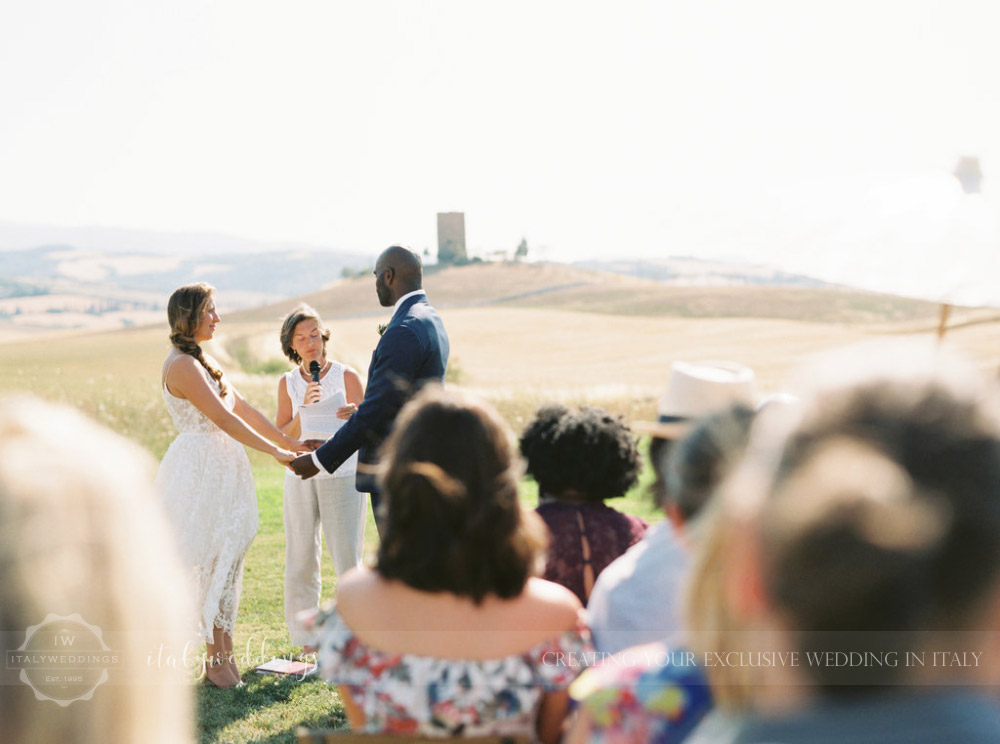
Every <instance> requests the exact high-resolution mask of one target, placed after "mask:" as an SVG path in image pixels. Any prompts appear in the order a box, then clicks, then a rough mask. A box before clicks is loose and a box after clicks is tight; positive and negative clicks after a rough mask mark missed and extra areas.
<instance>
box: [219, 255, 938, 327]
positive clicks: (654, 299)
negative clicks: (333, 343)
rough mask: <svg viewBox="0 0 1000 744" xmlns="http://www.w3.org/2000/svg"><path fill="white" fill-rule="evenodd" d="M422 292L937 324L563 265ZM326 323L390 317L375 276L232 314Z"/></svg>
mask: <svg viewBox="0 0 1000 744" xmlns="http://www.w3.org/2000/svg"><path fill="white" fill-rule="evenodd" d="M424 285H425V287H426V289H427V291H428V294H429V295H430V297H431V299H432V301H433V302H434V304H435V305H436V306H437V307H439V308H442V309H446V308H466V307H483V306H490V305H496V306H504V307H521V308H538V309H552V310H569V311H577V312H587V313H601V314H611V315H635V316H674V317H684V318H689V317H713V318H736V317H754V318H780V319H790V320H811V321H821V322H844V323H878V322H899V321H920V322H931V321H933V320H934V319H935V318H936V317H937V314H938V308H937V306H936V305H934V304H933V303H929V302H922V301H919V300H910V299H904V298H900V297H893V296H890V295H879V294H873V293H870V292H858V291H850V290H843V289H836V288H796V287H769V286H723V287H720V286H673V285H669V284H664V283H662V282H655V281H651V280H643V279H637V278H633V277H626V276H621V275H617V274H609V273H603V272H598V271H587V270H584V269H579V268H573V267H571V266H566V265H563V264H541V263H535V264H513V263H503V264H471V265H468V266H463V267H453V268H448V269H444V270H441V271H437V272H433V273H428V274H427V276H426V277H425V280H424ZM299 301H302V302H307V303H308V304H310V305H312V306H313V307H315V308H316V309H317V310H318V311H319V312H320V314H321V315H323V316H324V317H327V318H349V317H358V316H368V315H370V316H384V315H386V312H387V310H386V309H385V308H380V307H379V305H378V301H377V299H376V297H375V289H374V279H372V278H371V277H367V278H358V279H350V280H342V281H339V282H336V283H334V284H333V285H331V286H329V287H327V288H326V289H323V290H321V291H318V292H311V293H308V294H304V295H302V296H301V297H298V298H295V299H288V300H282V301H280V302H277V303H273V304H271V305H267V306H264V307H259V308H254V309H252V310H244V311H242V312H240V313H236V314H234V316H233V318H234V320H237V319H238V320H240V321H246V322H258V321H259V322H271V321H274V320H275V319H277V318H280V317H282V316H283V315H284V314H285V313H287V312H288V310H289V309H290V308H291V307H292V306H293V305H295V304H296V303H297V302H299Z"/></svg>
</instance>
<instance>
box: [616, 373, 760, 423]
mask: <svg viewBox="0 0 1000 744" xmlns="http://www.w3.org/2000/svg"><path fill="white" fill-rule="evenodd" d="M755 380H756V377H755V375H754V371H753V370H752V369H750V367H748V366H746V365H745V364H740V363H739V362H674V363H673V364H672V365H671V366H670V380H669V381H668V384H667V392H666V393H664V395H663V397H662V398H660V404H659V406H658V410H657V414H658V420H657V421H638V422H636V423H634V424H633V425H632V430H633V431H634V432H636V433H638V434H651V435H653V436H654V437H660V438H662V439H677V438H679V437H681V436H683V435H684V434H685V433H686V432H687V430H688V429H689V428H690V426H691V424H692V423H694V421H695V420H696V419H698V418H701V417H702V416H705V415H707V414H709V413H712V412H713V411H717V410H719V409H721V408H725V407H727V406H730V405H733V404H734V403H743V404H744V405H746V406H749V407H751V408H753V406H754V398H755V397H756V382H755Z"/></svg>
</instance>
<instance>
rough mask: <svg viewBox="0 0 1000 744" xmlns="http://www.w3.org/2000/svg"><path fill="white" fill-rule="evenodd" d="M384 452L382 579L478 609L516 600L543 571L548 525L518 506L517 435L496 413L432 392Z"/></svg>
mask: <svg viewBox="0 0 1000 744" xmlns="http://www.w3.org/2000/svg"><path fill="white" fill-rule="evenodd" d="M383 452H384V458H383V461H384V471H383V475H382V485H383V488H384V491H385V493H386V499H385V501H384V504H385V509H386V513H385V514H384V515H383V518H384V521H385V532H384V534H383V536H382V542H381V545H380V546H379V553H378V564H377V570H378V572H379V573H380V574H382V576H384V577H385V578H388V579H398V580H400V581H402V582H403V583H405V584H407V585H409V586H411V587H413V588H415V589H421V590H424V591H430V592H437V591H446V592H451V593H453V594H457V595H459V596H466V597H471V598H472V599H474V600H475V601H476V602H479V601H481V600H482V599H483V598H484V597H485V596H487V595H491V594H492V595H497V596H500V597H515V596H517V595H519V594H520V593H521V591H522V589H523V588H524V585H525V583H526V582H527V580H528V578H529V577H530V576H532V575H536V574H538V573H540V571H541V568H542V564H543V561H544V553H545V549H546V545H547V538H546V534H547V533H546V530H545V526H544V524H543V523H542V522H541V520H540V519H539V518H538V517H537V516H536V515H535V514H534V513H533V512H531V511H528V510H526V509H524V508H522V507H521V504H520V502H519V501H518V495H517V486H518V481H519V480H520V476H521V471H520V466H519V461H518V459H517V457H516V453H515V451H514V448H513V444H512V435H511V432H510V430H509V429H508V428H507V426H506V424H504V422H503V420H502V419H501V418H500V416H499V414H497V412H496V411H494V410H493V409H492V408H491V407H489V406H488V405H486V404H485V403H483V402H481V401H477V400H475V399H473V398H470V397H467V396H464V395H462V394H460V393H456V392H452V391H445V390H444V389H443V388H441V387H440V386H436V385H429V386H427V387H426V388H424V390H423V391H422V392H421V393H419V394H418V395H417V396H416V397H415V398H413V400H411V401H410V402H409V403H407V405H406V406H405V407H404V408H403V410H402V411H400V414H399V416H398V417H397V419H396V423H395V424H394V426H393V430H392V434H391V435H390V436H389V439H388V440H386V443H385V445H383Z"/></svg>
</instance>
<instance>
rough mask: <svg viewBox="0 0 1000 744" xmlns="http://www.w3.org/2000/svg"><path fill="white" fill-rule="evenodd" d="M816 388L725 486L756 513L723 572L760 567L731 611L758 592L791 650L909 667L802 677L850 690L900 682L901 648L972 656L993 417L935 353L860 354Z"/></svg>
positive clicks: (993, 608)
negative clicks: (741, 547)
mask: <svg viewBox="0 0 1000 744" xmlns="http://www.w3.org/2000/svg"><path fill="white" fill-rule="evenodd" d="M810 376H811V377H812V378H813V379H814V380H817V379H818V380H820V382H819V383H818V384H817V385H815V386H814V389H813V390H811V391H808V392H806V393H805V394H804V395H803V396H802V404H801V406H796V407H786V408H785V409H783V410H782V411H780V412H778V415H775V416H773V417H771V418H768V417H766V416H764V417H762V420H761V422H760V426H758V427H757V428H756V430H755V432H754V437H753V441H752V443H751V447H750V450H749V454H748V458H747V461H746V463H745V464H744V465H743V467H741V468H740V470H739V471H738V472H737V474H736V475H735V476H734V477H733V478H732V479H731V481H730V483H729V484H728V487H727V493H726V494H725V496H726V497H727V499H728V500H729V501H730V502H733V504H734V505H735V506H736V507H737V508H740V507H742V508H744V509H746V511H747V513H754V514H755V515H756V516H755V517H752V518H751V524H752V525H753V526H754V529H753V530H752V533H753V535H754V537H753V540H754V541H755V545H753V546H752V547H751V548H750V549H749V550H748V551H743V554H742V555H737V556H736V557H735V558H734V559H733V562H731V563H730V567H731V568H734V567H735V566H736V565H739V564H742V565H744V566H747V565H750V566H755V567H756V569H755V571H754V570H750V571H749V572H748V571H746V570H742V571H741V570H740V569H738V568H737V569H735V570H734V571H733V575H734V576H736V577H737V579H739V578H740V577H741V578H743V579H749V580H748V581H744V582H743V585H744V586H743V588H742V589H738V590H737V592H738V593H740V592H741V593H742V596H743V597H744V599H745V600H746V601H744V602H740V603H738V604H740V605H742V606H744V607H751V606H752V605H753V600H751V599H746V598H747V597H749V596H751V595H752V594H754V591H755V590H754V587H756V590H757V591H758V592H759V594H760V596H761V597H762V598H763V602H764V603H765V604H767V605H768V606H769V608H770V611H771V613H772V615H771V616H772V617H773V618H777V620H776V624H777V625H778V626H780V627H779V629H780V630H781V631H783V632H786V633H787V634H788V636H789V637H790V638H791V639H792V640H791V645H792V646H793V647H794V648H797V649H798V650H800V651H802V652H820V653H827V652H831V651H832V652H857V653H861V654H871V655H873V656H871V657H869V658H872V659H876V658H877V659H883V660H885V659H896V660H897V661H899V662H900V663H898V665H895V666H894V665H879V664H874V663H873V664H870V665H865V666H862V667H839V666H835V665H834V666H829V665H818V666H810V667H809V668H808V672H809V674H810V675H811V677H812V681H813V682H814V683H816V684H817V685H819V686H820V687H821V688H823V689H824V690H825V691H826V692H827V693H828V694H842V693H848V692H852V693H854V692H857V691H858V690H859V689H863V688H867V687H871V686H875V685H886V684H895V683H899V682H903V681H906V675H907V674H911V673H912V670H911V669H910V668H908V667H907V666H905V665H904V664H903V663H902V659H903V658H904V655H905V653H906V652H908V651H914V652H921V651H923V652H930V651H939V650H946V649H947V650H951V651H964V650H975V648H976V643H983V642H986V640H985V637H980V638H979V639H978V640H976V637H975V635H974V633H975V632H977V631H980V630H993V629H995V628H996V627H997V622H998V618H997V617H996V615H997V607H998V604H1000V603H998V596H1000V595H998V586H1000V404H998V399H997V390H996V389H995V383H994V382H993V381H991V380H987V379H986V378H985V377H984V376H982V375H981V374H980V373H979V372H978V370H977V369H975V368H974V367H973V366H971V365H970V364H969V363H968V362H967V361H965V360H963V359H960V358H957V357H954V356H952V355H950V354H946V353H944V352H943V351H941V350H939V349H938V348H936V347H934V348H930V347H923V346H921V347H913V346H904V347H899V348H896V347H893V348H889V349H885V348H882V349H865V350H852V351H851V352H845V353H842V354H840V355H838V356H837V357H835V358H827V359H826V360H824V362H823V363H822V365H821V366H819V367H816V368H813V369H812V371H811V373H810ZM825 381H828V382H825ZM780 419H783V420H780ZM748 557H749V558H750V560H747V558H748ZM747 586H749V587H750V588H749V589H748V588H747ZM977 671H978V672H979V673H983V672H984V671H985V672H988V671H989V670H984V669H982V668H979V669H978V670H977ZM994 671H995V670H994ZM951 673H955V672H954V670H951Z"/></svg>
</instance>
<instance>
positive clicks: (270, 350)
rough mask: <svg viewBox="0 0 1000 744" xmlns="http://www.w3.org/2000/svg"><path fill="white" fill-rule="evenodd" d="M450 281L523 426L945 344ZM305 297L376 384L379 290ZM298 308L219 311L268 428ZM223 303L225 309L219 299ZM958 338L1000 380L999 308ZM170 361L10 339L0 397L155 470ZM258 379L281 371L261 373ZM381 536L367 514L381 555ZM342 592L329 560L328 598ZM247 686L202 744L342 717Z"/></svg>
mask: <svg viewBox="0 0 1000 744" xmlns="http://www.w3.org/2000/svg"><path fill="white" fill-rule="evenodd" d="M453 271H454V272H457V273H452V274H449V272H442V273H441V274H440V275H435V276H434V277H429V278H428V282H427V284H428V291H429V293H430V294H431V298H432V300H434V301H435V302H437V303H438V304H439V305H440V307H441V311H442V316H443V318H444V321H445V325H446V327H447V328H448V332H449V336H450V338H451V348H452V360H451V366H452V370H451V371H452V384H453V385H455V386H457V387H460V388H463V389H466V390H469V391H471V392H473V393H475V394H477V395H479V396H481V397H483V398H485V399H486V400H488V401H490V402H492V403H493V404H494V405H495V406H496V407H497V408H498V410H499V411H500V412H501V414H502V415H503V416H504V418H505V419H506V420H507V422H508V423H509V424H510V425H511V428H512V429H513V430H514V431H519V430H520V429H521V428H522V427H523V426H524V424H525V423H526V422H527V420H528V419H529V418H530V416H531V415H532V413H533V412H534V410H535V409H536V408H537V406H538V405H540V404H541V403H543V402H547V401H551V400H559V401H562V402H564V403H568V404H578V403H584V402H586V403H590V404H595V405H601V406H604V407H606V408H608V409H609V410H611V411H613V412H616V413H619V414H622V415H625V416H626V417H628V418H630V419H633V420H634V419H648V418H651V417H653V416H654V414H655V410H656V400H657V398H658V396H659V395H660V394H661V393H662V392H663V388H664V386H665V384H666V381H667V376H668V370H669V366H670V363H671V362H672V361H674V360H677V359H689V360H692V359H733V360H738V361H742V362H745V363H747V364H750V365H751V366H752V367H754V369H755V370H756V372H757V376H758V384H759V389H760V392H761V393H762V394H765V393H769V392H775V391H778V390H782V389H784V387H785V385H786V384H787V380H788V379H789V375H790V374H791V372H792V371H793V370H794V369H795V368H796V367H797V366H798V365H799V363H800V362H801V361H802V360H803V359H804V358H805V357H807V356H808V355H810V354H812V353H814V352H820V351H823V350H826V349H830V348H833V347H838V346H843V345H845V344H849V343H853V342H857V341H861V340H872V339H875V340H877V339H880V338H892V337H898V336H913V337H915V338H918V339H921V340H923V341H924V342H926V343H936V342H935V340H934V337H933V328H934V327H935V325H936V308H935V307H934V306H931V305H928V304H927V303H914V302H912V301H906V300H896V299H893V298H888V299H887V298H883V297H880V296H873V295H863V294H861V293H838V292H833V291H829V290H794V291H792V290H774V291H770V292H769V291H767V290H766V289H764V288H738V289H734V290H725V289H718V288H713V289H704V288H681V289H682V290H683V291H681V290H677V289H676V288H675V289H674V290H671V291H666V290H664V289H663V287H662V285H655V286H650V285H651V283H648V282H646V283H643V282H640V281H639V280H626V279H619V278H611V279H603V278H599V277H598V278H595V277H594V275H589V274H587V272H569V273H565V272H561V271H554V270H552V269H550V268H548V269H547V268H534V267H522V268H521V269H518V270H517V271H521V273H520V274H516V273H511V272H510V271H508V270H507V269H502V270H494V269H491V268H480V267H475V268H474V269H470V270H468V271H466V270H462V271H464V272H465V273H462V271H458V270H453ZM744 289H750V290H752V291H743V290H744ZM525 293H528V294H525ZM310 299H311V301H312V302H313V303H314V304H315V305H316V306H317V307H318V308H319V309H320V310H321V312H323V313H324V315H325V317H326V318H327V321H328V323H329V325H330V326H331V328H332V330H333V346H332V355H333V356H335V357H337V358H339V359H341V360H343V361H345V362H347V363H348V364H351V365H352V366H354V367H355V368H357V369H358V370H359V371H360V372H361V373H362V375H363V374H364V372H365V370H366V369H367V364H368V358H369V357H370V354H371V351H372V349H373V348H374V346H375V344H376V342H377V340H378V335H377V333H376V325H377V324H378V323H380V322H385V320H386V319H387V317H388V315H387V313H386V311H385V310H384V309H380V308H378V307H377V305H376V303H375V301H374V292H373V291H372V287H371V281H370V280H357V281H354V282H346V283H340V284H338V285H337V286H336V287H334V288H333V289H331V290H330V291H328V292H326V293H321V294H318V295H316V296H315V297H312V298H310ZM293 304H294V303H292V302H288V303H283V304H281V305H276V306H271V307H268V308H263V309H258V310H255V311H246V312H243V313H236V314H233V315H231V316H230V315H225V314H224V317H223V324H222V326H221V327H220V331H221V332H220V334H219V336H218V337H217V339H216V341H214V342H213V343H212V345H211V348H210V351H211V352H212V353H214V354H215V355H216V356H217V357H218V358H219V359H220V361H221V363H222V365H223V367H224V368H225V369H226V371H227V373H228V374H229V376H230V378H231V381H232V382H233V384H234V385H235V386H236V387H237V388H238V389H239V390H240V391H241V392H242V393H243V395H244V396H245V397H246V398H247V399H248V400H250V402H251V403H252V404H254V405H255V406H257V407H258V408H260V409H261V410H262V411H263V412H265V413H266V414H267V415H269V416H273V413H274V409H275V405H276V389H277V380H278V374H277V373H276V372H274V371H273V370H275V369H279V368H280V365H276V364H275V362H276V360H280V350H279V349H278V342H277V332H278V325H279V322H280V319H281V317H282V316H283V315H284V313H285V312H287V310H288V309H289V308H290V307H291V306H292V305H293ZM220 305H221V306H222V307H223V308H224V306H225V298H224V297H221V298H220ZM348 309H350V310H352V311H354V312H348ZM741 309H742V314H741V313H740V312H738V311H739V310H741ZM598 310H603V313H601V312H597V311H598ZM626 311H628V312H626ZM946 343H947V344H949V345H951V346H954V347H956V348H958V349H960V350H962V351H964V352H965V353H967V354H969V355H971V356H972V357H973V358H975V359H976V360H978V361H979V363H980V364H981V365H982V366H983V367H984V368H987V369H990V370H996V369H997V368H998V367H1000V322H998V319H997V317H996V314H995V313H993V312H992V311H963V312H958V313H956V314H955V315H954V317H953V320H952V328H951V330H949V332H948V336H947V340H946ZM167 349H168V342H167V331H166V326H165V324H162V325H156V326H150V327H145V328H135V329H127V330H119V331H114V332H102V333H85V334H75V335H51V336H40V337H38V338H35V339H31V340H25V339H19V340H18V341H17V343H0V394H8V395H10V394H13V395H19V394H26V393H30V394H33V395H36V396H39V397H42V398H46V399H49V400H53V401H57V402H62V403H66V404H68V405H70V406H73V407H75V408H77V409H79V410H82V411H83V412H85V413H87V414H88V415H90V416H91V417H93V418H94V419H96V420H97V421H99V422H101V423H103V424H105V425H107V426H109V427H110V428H112V429H114V430H115V431H118V432H119V433H121V434H123V435H125V436H126V437H128V438H130V439H132V440H135V441H136V442H138V443H140V444H141V445H142V446H144V447H145V448H147V449H148V450H149V451H150V452H152V453H153V455H154V456H156V457H157V458H159V457H162V455H163V453H164V452H165V451H166V448H167V446H168V444H169V442H170V441H171V439H172V438H173V436H174V429H173V425H172V424H171V422H170V420H169V417H168V415H167V412H166V408H165V406H164V404H163V401H162V399H161V393H160V364H161V361H162V359H163V357H164V356H165V354H166V352H167ZM259 370H270V371H268V372H266V373H259V374H258V373H255V371H259ZM251 462H252V463H253V465H254V473H255V477H256V482H257V490H258V496H259V503H260V533H259V535H258V537H257V539H256V540H255V542H254V544H253V547H252V548H251V551H250V554H249V556H248V559H247V564H246V572H245V578H244V590H243V601H242V604H241V608H240V618H239V624H238V626H237V630H236V636H235V639H236V643H237V649H238V651H239V655H240V657H241V658H240V659H239V662H240V667H241V671H243V672H247V670H248V669H250V668H251V667H252V666H254V665H255V664H256V663H258V661H259V660H261V659H262V658H263V659H265V660H266V659H269V658H271V657H272V656H283V655H287V654H289V653H291V652H292V651H293V649H292V647H291V645H290V643H289V640H288V634H287V631H286V629H285V627H284V618H283V611H282V584H283V570H284V568H283V565H284V535H283V531H282V517H281V498H282V483H281V481H282V476H283V471H282V470H281V469H280V468H279V467H278V466H277V465H275V464H274V462H273V461H272V460H270V458H267V457H264V456H261V455H258V454H257V453H251ZM649 477H650V476H649V474H648V469H647V471H646V473H645V474H644V476H643V483H642V484H641V485H640V486H638V487H637V488H635V489H633V491H632V492H631V493H630V494H629V495H628V496H627V497H626V498H625V499H623V500H620V501H618V502H616V503H615V504H614V505H615V506H616V507H618V508H621V509H623V510H624V511H628V512H630V513H635V514H640V515H642V516H644V517H646V518H647V519H648V520H650V521H655V520H656V519H658V518H659V517H658V515H657V514H656V513H654V512H653V510H652V509H651V507H650V505H649V503H648V500H647V499H646V496H645V484H646V482H647V481H648V479H649ZM522 491H523V492H522V497H523V499H524V501H525V503H527V504H529V505H531V506H534V504H535V501H536V499H537V494H536V493H535V492H534V487H533V484H531V483H530V482H525V483H524V484H523V489H522ZM375 534H376V533H375V530H374V526H373V524H372V523H371V518H370V516H369V525H368V529H367V533H366V551H367V552H368V553H369V554H371V553H372V552H373V551H374V550H375V547H376V545H375V539H376V538H375ZM334 586H335V583H334V576H333V570H332V566H331V565H330V561H329V558H328V557H327V556H324V588H323V594H324V596H325V597H329V596H331V595H332V593H333V591H334ZM247 678H248V682H249V684H248V685H247V687H246V688H245V689H243V690H229V691H221V690H216V689H214V688H208V687H198V688H197V696H198V704H199V727H200V737H201V741H202V742H206V743H207V742H251V741H253V742H291V741H293V733H294V730H295V728H296V726H298V725H299V724H301V723H307V724H325V725H329V724H333V725H338V724H339V723H340V722H341V721H342V711H341V709H340V706H339V702H338V701H337V699H336V696H335V694H334V693H333V692H332V691H331V690H330V689H329V688H327V687H326V686H325V685H324V684H322V683H319V682H316V681H307V682H304V683H298V682H294V681H289V680H276V679H274V678H270V677H256V675H252V674H249V675H247Z"/></svg>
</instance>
